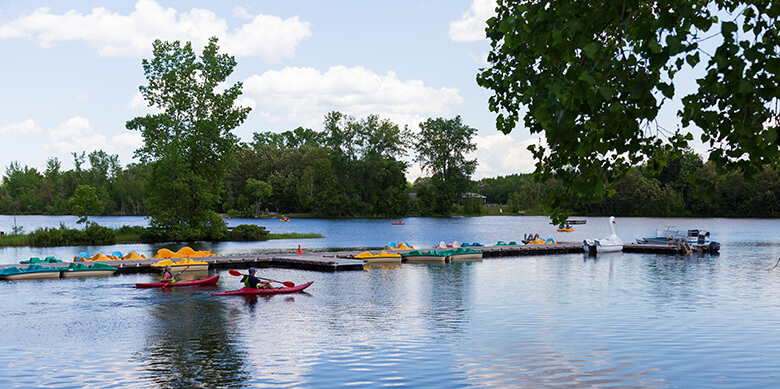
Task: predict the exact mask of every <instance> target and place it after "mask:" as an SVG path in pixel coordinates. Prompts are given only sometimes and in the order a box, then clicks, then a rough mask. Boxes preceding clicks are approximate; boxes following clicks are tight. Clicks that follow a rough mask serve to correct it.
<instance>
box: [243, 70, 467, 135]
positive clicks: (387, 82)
mask: <svg viewBox="0 0 780 389" xmlns="http://www.w3.org/2000/svg"><path fill="white" fill-rule="evenodd" d="M244 92H245V93H246V94H248V95H251V96H252V97H253V98H254V99H255V100H257V101H258V103H259V104H261V105H262V106H263V107H264V108H265V110H266V111H265V112H264V114H265V115H269V116H273V117H274V118H275V119H276V120H290V121H293V122H297V123H299V124H300V125H304V126H309V127H315V126H316V125H317V124H321V123H322V119H323V117H324V116H325V114H326V113H328V112H330V111H340V112H343V113H346V114H349V115H352V116H355V117H358V118H361V117H365V116H368V115H370V114H377V115H379V116H380V117H382V118H387V119H390V120H393V121H394V122H396V123H398V124H399V125H410V126H413V127H416V126H417V124H419V123H420V122H421V121H423V120H425V118H428V117H431V116H442V115H446V114H448V113H449V112H450V110H451V109H452V108H453V107H455V106H460V105H462V104H463V98H462V97H461V96H460V94H459V91H458V89H456V88H440V89H435V88H432V87H429V86H425V85H424V84H423V82H422V81H419V80H407V81H402V80H399V79H398V76H397V75H396V74H395V73H393V72H388V73H387V74H385V75H379V74H376V73H373V72H371V71H370V70H368V69H365V68H363V67H360V66H356V67H352V68H347V67H345V66H334V67H332V68H330V69H329V70H328V71H326V72H325V73H321V72H320V71H318V70H316V69H313V68H297V67H287V68H284V69H282V70H280V71H276V70H269V71H267V72H265V73H263V74H262V75H254V76H251V77H249V78H248V79H247V80H246V81H245V82H244Z"/></svg>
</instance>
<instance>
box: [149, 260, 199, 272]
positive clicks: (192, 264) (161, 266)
mask: <svg viewBox="0 0 780 389" xmlns="http://www.w3.org/2000/svg"><path fill="white" fill-rule="evenodd" d="M150 266H151V267H152V268H153V269H157V270H159V271H163V270H165V266H170V267H171V271H180V270H184V269H185V268H187V267H189V271H198V270H201V271H202V270H208V269H209V263H208V262H206V261H194V260H192V259H190V258H182V259H181V260H180V261H178V262H173V261H171V260H170V259H164V260H162V261H158V262H155V263H153V264H151V265H150Z"/></svg>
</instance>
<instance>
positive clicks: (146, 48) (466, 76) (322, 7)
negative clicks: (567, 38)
mask: <svg viewBox="0 0 780 389" xmlns="http://www.w3.org/2000/svg"><path fill="white" fill-rule="evenodd" d="M494 8H495V0H412V1H407V0H396V1H356V0H352V1H347V0H331V1H321V0H288V1H254V2H244V1H234V0H224V1H219V2H215V1H178V0H138V1H112V2H106V1H87V0H80V1H67V2H64V1H52V0H47V1H39V0H24V1H21V0H0V52H1V53H2V57H3V60H2V65H0V66H2V68H1V69H2V71H0V88H2V89H1V90H2V93H0V174H2V173H4V172H5V169H6V167H7V166H8V165H9V164H10V163H11V162H13V161H18V162H19V163H20V164H21V165H22V166H24V165H27V166H29V167H33V168H36V169H38V170H39V171H41V172H42V171H43V170H44V169H45V166H46V161H47V159H49V158H50V157H57V158H58V159H59V160H60V162H61V163H62V168H63V169H66V170H67V169H72V168H73V156H72V155H71V154H72V153H73V152H76V153H79V154H80V153H81V152H86V153H89V152H91V151H94V150H103V151H105V152H107V153H109V154H116V155H118V156H119V160H120V163H121V164H122V165H123V166H124V165H127V164H128V163H131V162H137V160H134V159H133V152H134V150H136V149H137V148H139V147H140V146H141V145H142V138H141V135H140V133H139V132H138V131H131V130H127V129H126V128H125V123H126V122H127V121H128V120H130V119H132V118H134V117H136V116H143V115H145V114H147V113H149V112H151V111H150V110H149V108H148V107H147V106H146V104H145V102H144V101H143V98H142V97H141V95H140V93H139V92H138V88H139V86H141V85H145V84H146V79H145V77H144V74H143V68H142V66H141V61H142V59H144V58H147V59H148V58H151V50H152V42H153V41H154V40H155V39H158V38H159V39H161V40H164V41H173V40H179V41H182V42H184V41H190V42H192V43H193V47H194V49H195V50H196V51H200V50H202V48H203V47H204V46H205V44H206V43H207V41H208V39H209V37H212V36H217V37H218V38H219V45H220V52H224V53H228V54H230V55H233V56H235V58H236V60H237V62H238V65H237V66H236V68H235V69H234V73H233V74H232V75H231V77H230V78H229V79H228V82H229V83H230V84H233V83H235V82H238V81H240V82H243V92H244V93H243V95H242V96H241V98H240V104H242V105H244V106H249V107H251V108H252V112H251V113H250V114H249V117H248V118H247V120H246V121H245V122H244V123H243V124H242V125H241V126H240V127H238V128H236V129H235V130H234V133H235V134H236V135H238V136H239V137H240V138H241V140H242V141H245V142H249V141H251V140H252V134H253V133H255V132H265V131H273V132H283V131H288V130H292V129H294V128H297V127H299V126H303V127H305V128H311V129H313V130H317V131H321V130H322V128H323V119H324V117H325V114H326V113H328V112H331V111H340V112H342V113H345V114H348V115H351V116H353V117H355V118H356V119H362V118H365V117H367V116H368V115H371V114H376V115H379V116H380V118H382V119H389V120H391V121H393V122H395V123H397V124H399V125H401V126H404V125H408V126H409V127H410V128H411V129H413V130H415V129H417V128H418V127H417V126H418V124H419V123H420V122H423V121H425V120H426V119H428V118H439V117H441V118H445V119H449V118H454V117H455V116H457V115H460V116H461V118H462V120H463V123H464V124H466V125H468V126H469V127H473V128H475V129H476V130H477V135H476V136H475V137H474V138H473V142H474V143H475V144H476V145H477V150H476V151H475V152H474V153H473V154H472V155H471V156H470V157H471V158H476V159H477V161H478V167H477V170H476V172H475V174H474V175H473V176H472V178H474V179H481V178H483V177H496V176H504V175H509V174H515V173H528V172H531V171H532V170H533V168H534V161H533V159H532V156H531V154H530V152H529V151H528V150H527V147H528V145H530V144H534V143H538V142H539V141H540V139H539V137H538V135H536V136H533V137H532V136H531V135H530V134H529V132H528V130H526V129H524V128H522V125H521V126H519V128H517V129H515V130H514V131H513V132H512V134H510V135H504V134H503V133H501V132H499V131H497V130H496V126H495V114H493V113H491V112H490V111H489V109H488V98H489V97H490V95H491V93H490V91H489V90H487V89H484V88H482V87H480V86H478V85H477V83H476V75H477V73H478V72H479V69H480V68H484V67H486V66H487V62H486V58H487V53H488V52H489V50H490V43H489V41H488V40H487V39H486V38H485V32H484V28H485V21H486V20H487V19H488V18H489V17H490V16H492V15H493V12H494V11H493V9H494ZM421 175H424V174H423V173H422V172H421V171H420V169H419V167H417V166H415V165H413V166H411V167H410V168H409V170H408V171H407V179H408V180H409V181H414V179H415V178H417V177H419V176H421Z"/></svg>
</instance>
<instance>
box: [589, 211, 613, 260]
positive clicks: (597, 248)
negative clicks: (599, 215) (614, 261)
mask: <svg viewBox="0 0 780 389" xmlns="http://www.w3.org/2000/svg"><path fill="white" fill-rule="evenodd" d="M609 231H610V232H611V233H612V234H610V235H609V236H607V237H604V238H601V239H585V240H583V241H582V245H583V249H585V252H587V253H588V254H595V253H611V252H616V251H623V240H622V239H620V238H619V237H618V236H617V234H616V233H615V217H614V216H610V217H609Z"/></svg>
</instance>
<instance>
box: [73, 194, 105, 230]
mask: <svg viewBox="0 0 780 389" xmlns="http://www.w3.org/2000/svg"><path fill="white" fill-rule="evenodd" d="M68 203H69V204H70V208H71V210H72V211H73V213H74V214H76V215H77V216H80V218H79V220H78V223H85V225H86V226H89V220H88V219H89V215H96V214H99V213H101V212H103V209H104V208H103V203H102V202H101V201H100V200H99V199H98V196H97V191H96V190H95V188H94V187H92V186H89V185H79V186H78V187H77V188H76V193H75V194H74V195H73V197H71V198H70V200H69V201H68Z"/></svg>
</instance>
